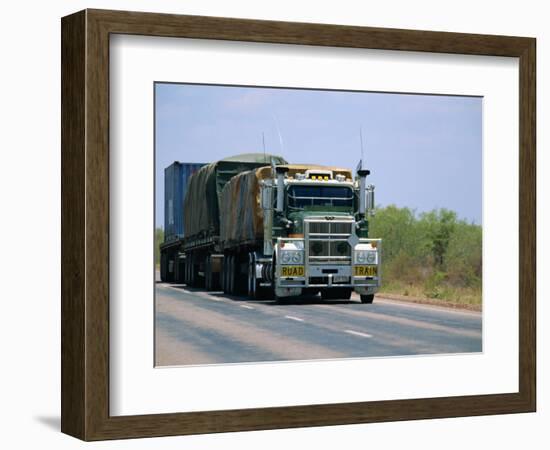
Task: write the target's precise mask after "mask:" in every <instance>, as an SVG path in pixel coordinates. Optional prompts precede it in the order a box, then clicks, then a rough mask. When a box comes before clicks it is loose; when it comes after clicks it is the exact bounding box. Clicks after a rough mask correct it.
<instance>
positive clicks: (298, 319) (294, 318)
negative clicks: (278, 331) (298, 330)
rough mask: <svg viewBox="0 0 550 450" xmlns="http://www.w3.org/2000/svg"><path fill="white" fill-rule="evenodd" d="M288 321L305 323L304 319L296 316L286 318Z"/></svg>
mask: <svg viewBox="0 0 550 450" xmlns="http://www.w3.org/2000/svg"><path fill="white" fill-rule="evenodd" d="M285 318H286V319H290V320H295V321H296V322H303V321H304V319H300V318H299V317H294V316H285Z"/></svg>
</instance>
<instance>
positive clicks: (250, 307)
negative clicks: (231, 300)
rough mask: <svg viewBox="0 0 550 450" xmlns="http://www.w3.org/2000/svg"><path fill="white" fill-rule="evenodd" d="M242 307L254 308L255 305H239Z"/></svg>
mask: <svg viewBox="0 0 550 450" xmlns="http://www.w3.org/2000/svg"><path fill="white" fill-rule="evenodd" d="M239 306H240V307H241V308H246V309H254V307H253V306H248V305H239Z"/></svg>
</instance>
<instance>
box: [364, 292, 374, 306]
mask: <svg viewBox="0 0 550 450" xmlns="http://www.w3.org/2000/svg"><path fill="white" fill-rule="evenodd" d="M373 301H374V294H367V295H361V303H369V304H370V303H372V302H373Z"/></svg>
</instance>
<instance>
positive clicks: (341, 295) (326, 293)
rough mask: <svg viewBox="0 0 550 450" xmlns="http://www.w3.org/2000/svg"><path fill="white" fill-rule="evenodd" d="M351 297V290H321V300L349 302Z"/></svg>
mask: <svg viewBox="0 0 550 450" xmlns="http://www.w3.org/2000/svg"><path fill="white" fill-rule="evenodd" d="M350 297H351V288H332V289H323V290H321V298H322V299H323V300H349V299H350Z"/></svg>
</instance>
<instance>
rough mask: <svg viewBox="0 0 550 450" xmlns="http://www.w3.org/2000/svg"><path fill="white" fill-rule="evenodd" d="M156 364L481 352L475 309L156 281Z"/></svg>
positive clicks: (479, 317)
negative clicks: (289, 297) (246, 292)
mask: <svg viewBox="0 0 550 450" xmlns="http://www.w3.org/2000/svg"><path fill="white" fill-rule="evenodd" d="M155 301H156V305H155V325H156V326H155V339H156V342H155V349H156V351H155V361H156V365H157V366H166V365H169V366H174V365H188V364H220V363H242V362H260V361H288V360H307V359H333V358H358V357H369V356H370V357H376V356H378V357H380V356H401V355H402V356H404V355H426V354H436V353H444V354H448V353H469V352H481V351H482V345H481V314H480V313H476V312H469V311H456V310H451V309H446V308H440V307H433V306H425V305H417V304H409V303H405V302H397V301H393V300H388V299H384V298H383V297H380V296H377V297H376V298H375V300H374V303H373V304H371V305H368V304H361V303H360V302H359V301H358V300H355V299H354V298H353V297H352V300H351V301H347V302H346V301H331V302H326V301H322V300H321V299H320V298H309V299H302V300H296V301H294V302H291V303H289V304H284V305H280V304H276V303H275V302H274V301H272V300H265V301H253V300H248V299H246V298H244V297H232V296H227V295H224V294H223V293H222V292H205V291H204V290H200V289H192V288H188V287H186V286H183V285H170V284H165V283H161V282H157V284H156V296H155Z"/></svg>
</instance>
